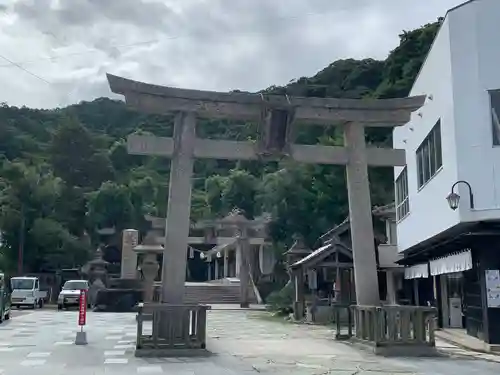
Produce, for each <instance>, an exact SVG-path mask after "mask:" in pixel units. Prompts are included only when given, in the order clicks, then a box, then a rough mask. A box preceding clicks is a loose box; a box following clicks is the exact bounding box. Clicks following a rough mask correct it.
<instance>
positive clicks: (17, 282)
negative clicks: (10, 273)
mask: <svg viewBox="0 0 500 375" xmlns="http://www.w3.org/2000/svg"><path fill="white" fill-rule="evenodd" d="M10 283H11V285H12V289H17V290H32V289H33V286H34V285H35V280H34V279H15V278H13V279H10Z"/></svg>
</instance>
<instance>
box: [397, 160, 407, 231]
mask: <svg viewBox="0 0 500 375" xmlns="http://www.w3.org/2000/svg"><path fill="white" fill-rule="evenodd" d="M409 212H410V200H409V198H408V171H407V169H406V167H405V168H404V169H403V170H402V171H401V173H400V174H399V176H398V178H396V219H397V220H398V221H399V220H402V219H403V218H404V217H405V216H406V215H408V213H409Z"/></svg>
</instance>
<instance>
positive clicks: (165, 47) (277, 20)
mask: <svg viewBox="0 0 500 375" xmlns="http://www.w3.org/2000/svg"><path fill="white" fill-rule="evenodd" d="M460 2H461V0H439V1H435V2H429V1H425V2H424V1H421V0H377V1H374V0H334V1H333V0H273V1H269V0H251V1H250V0H71V1H69V0H0V54H1V55H2V56H4V57H6V58H8V59H9V60H11V61H15V62H19V63H20V64H21V66H22V67H24V68H25V69H27V70H29V71H30V72H32V73H34V74H35V75H38V76H40V77H42V78H43V79H45V80H47V81H49V82H50V84H47V83H46V82H44V81H42V80H40V79H37V78H35V77H33V76H32V75H30V74H28V73H26V72H24V71H23V70H21V69H19V68H15V67H13V66H11V65H10V66H9V63H7V62H6V61H3V60H2V58H0V82H1V84H0V102H2V101H6V102H8V103H9V104H12V105H18V106H20V105H26V106H30V107H55V106H63V105H67V104H70V103H74V102H78V101H80V100H92V99H94V98H96V97H98V96H105V95H107V96H109V95H110V92H109V88H108V86H107V83H106V81H105V73H106V72H110V73H114V74H119V75H123V76H126V77H129V78H132V79H137V80H143V81H147V82H154V83H157V84H166V85H175V86H182V87H188V88H197V89H208V90H232V89H241V90H249V91H253V90H258V89H261V88H265V87H267V86H270V85H272V84H284V83H287V82H288V81H290V80H291V79H293V78H298V77H301V76H309V75H312V74H314V73H316V72H317V71H318V70H320V69H322V68H324V67H325V66H327V65H328V64H330V63H331V62H333V61H334V60H336V59H339V58H348V57H353V58H364V57H374V58H380V59H382V58H385V56H386V55H387V53H388V52H389V51H390V50H391V49H393V48H394V47H395V46H396V45H397V43H398V34H399V33H400V32H401V31H402V30H403V29H405V30H409V29H413V28H416V27H419V26H421V25H422V24H425V23H428V22H433V21H435V20H436V19H437V18H438V17H440V16H443V15H444V13H445V12H446V10H447V9H448V8H451V7H453V6H455V5H457V4H459V3H460Z"/></svg>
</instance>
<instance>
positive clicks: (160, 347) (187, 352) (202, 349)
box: [135, 303, 210, 357]
mask: <svg viewBox="0 0 500 375" xmlns="http://www.w3.org/2000/svg"><path fill="white" fill-rule="evenodd" d="M209 309H210V306H205V305H174V304H167V303H141V304H140V305H139V312H138V315H137V344H136V350H135V356H136V357H193V356H208V355H210V352H208V351H207V350H206V338H207V310H209ZM148 315H151V316H152V317H153V319H152V323H151V324H152V329H151V334H145V333H144V322H145V319H144V317H145V316H148ZM148 331H149V330H148Z"/></svg>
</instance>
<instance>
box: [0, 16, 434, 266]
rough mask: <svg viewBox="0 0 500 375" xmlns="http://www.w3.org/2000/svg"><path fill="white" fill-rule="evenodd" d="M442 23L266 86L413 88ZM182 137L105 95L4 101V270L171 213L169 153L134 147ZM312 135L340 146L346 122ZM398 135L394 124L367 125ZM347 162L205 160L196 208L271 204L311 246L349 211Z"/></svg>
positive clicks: (0, 145) (378, 176)
mask: <svg viewBox="0 0 500 375" xmlns="http://www.w3.org/2000/svg"><path fill="white" fill-rule="evenodd" d="M438 27H439V23H438V22H436V23H433V24H430V25H426V26H424V27H422V28H419V29H417V30H414V31H411V32H404V33H403V34H402V35H401V36H400V39H401V42H400V45H399V46H398V47H397V48H396V49H395V50H394V51H392V52H391V54H390V55H389V56H388V58H387V59H386V60H385V61H376V60H372V59H365V60H352V59H350V60H339V61H336V62H334V63H332V64H331V65H330V66H328V67H326V68H325V69H323V70H322V71H320V72H319V73H317V74H316V75H315V76H313V77H310V78H307V77H302V78H299V79H297V80H296V81H294V82H292V83H290V84H289V85H287V86H286V87H276V86H273V87H270V88H268V89H266V90H265V91H266V92H272V93H287V94H288V95H298V96H317V97H339V98H361V97H379V98H390V97H397V96H405V95H407V94H408V92H409V90H410V87H411V84H412V83H413V80H414V79H415V77H416V74H417V72H418V70H419V68H420V66H421V64H422V62H423V60H424V58H425V55H426V54H427V52H428V49H429V47H430V45H431V43H432V40H433V38H434V36H435V34H436V31H437V29H438ZM228 124H229V122H224V121H210V122H208V121H205V122H203V123H202V124H200V127H199V129H198V134H199V135H200V136H202V137H210V138H225V139H248V138H251V137H254V134H253V131H254V129H255V127H254V124H246V123H242V124H234V123H232V124H231V126H230V127H229V126H228ZM136 131H141V132H149V133H152V134H155V135H167V136H168V135H171V133H172V119H171V118H169V117H161V116H150V115H144V114H141V113H136V112H134V111H131V110H129V109H127V108H126V107H125V105H124V103H122V102H120V101H113V100H110V99H106V98H99V99H96V100H94V101H92V102H82V103H79V104H76V105H72V106H69V107H66V108H62V109H55V110H33V109H29V108H17V107H9V106H7V105H0V159H1V169H0V230H1V233H2V244H1V247H0V269H2V268H3V269H12V268H13V267H15V263H16V261H17V252H18V248H19V245H20V242H24V249H25V250H24V252H25V267H26V269H27V270H30V271H33V272H34V271H39V270H42V269H56V268H59V267H71V266H74V265H78V264H81V263H82V262H84V261H85V260H86V259H87V257H88V256H89V251H90V249H92V247H93V246H95V245H96V243H95V241H96V237H95V229H96V228H102V227H110V226H114V227H116V228H117V229H123V228H127V227H136V228H141V229H144V226H145V223H144V222H143V215H144V214H145V213H150V214H154V215H165V211H166V204H167V201H166V198H167V193H168V176H169V175H168V173H169V162H168V160H166V159H164V158H158V157H138V156H130V155H128V154H127V152H126V146H125V137H126V136H127V135H128V134H130V133H133V132H136ZM298 137H299V142H301V143H309V144H311V143H322V144H339V143H341V142H342V140H341V137H340V136H339V132H338V131H337V130H336V129H335V128H331V129H323V128H307V129H301V130H300V132H299V134H298ZM368 137H369V141H370V142H373V143H390V131H387V130H380V129H379V130H377V131H376V132H370V133H369V134H368ZM370 178H371V191H372V202H373V204H374V205H375V204H385V203H388V202H390V201H391V200H392V196H393V193H392V189H393V182H392V170H391V169H383V168H382V169H380V168H379V169H373V170H371V171H370ZM346 195H347V193H346V187H345V170H344V168H343V167H335V166H311V165H300V164H297V163H293V162H290V161H283V162H279V163H278V162H276V163H268V164H261V163H259V162H239V163H233V162H228V161H220V160H217V161H216V160H205V161H197V162H196V164H195V179H194V191H193V206H192V218H193V220H198V219H200V218H206V217H216V216H221V215H223V214H224V213H226V212H228V211H229V210H231V209H232V208H233V207H240V208H242V209H244V210H245V212H246V213H247V215H249V216H253V215H257V214H259V213H260V212H262V211H266V212H270V213H271V214H272V217H273V224H272V236H273V239H274V240H275V242H276V245H277V246H283V245H284V244H288V243H290V241H291V238H292V236H293V235H294V234H295V233H300V234H302V235H303V236H304V237H305V238H306V240H307V241H308V242H309V243H310V244H312V243H314V241H315V240H316V238H317V237H318V236H319V235H320V234H321V233H322V232H324V231H325V230H327V229H328V228H329V227H331V226H332V225H334V224H335V223H338V222H339V221H341V220H342V219H343V218H344V217H345V216H346V214H347V197H346Z"/></svg>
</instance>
